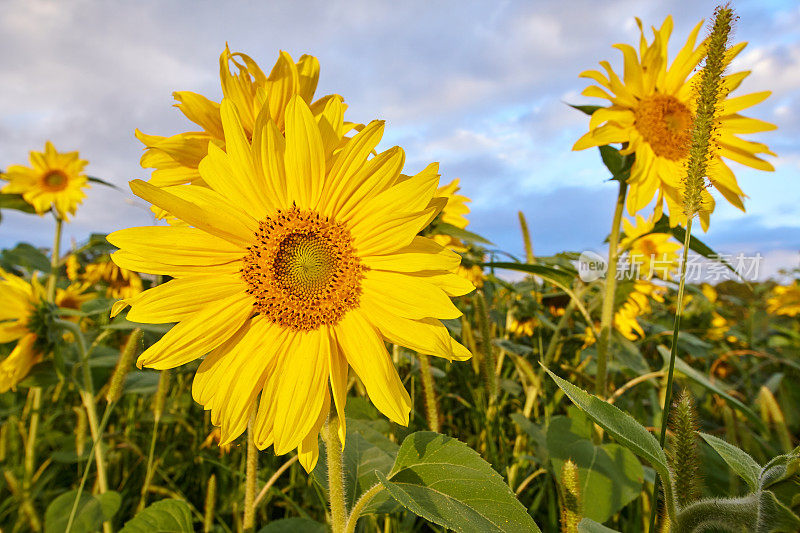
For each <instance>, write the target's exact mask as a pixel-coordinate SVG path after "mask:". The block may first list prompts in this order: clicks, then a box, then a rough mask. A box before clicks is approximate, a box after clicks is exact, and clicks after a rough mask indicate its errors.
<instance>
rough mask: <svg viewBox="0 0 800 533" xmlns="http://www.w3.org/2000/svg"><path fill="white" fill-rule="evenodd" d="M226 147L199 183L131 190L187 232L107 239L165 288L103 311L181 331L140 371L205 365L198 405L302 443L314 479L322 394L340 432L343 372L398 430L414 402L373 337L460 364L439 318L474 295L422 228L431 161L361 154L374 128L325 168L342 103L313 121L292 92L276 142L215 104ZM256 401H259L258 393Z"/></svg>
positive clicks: (432, 213)
mask: <svg viewBox="0 0 800 533" xmlns="http://www.w3.org/2000/svg"><path fill="white" fill-rule="evenodd" d="M220 111H221V117H222V127H223V132H224V136H225V143H226V151H223V150H221V149H219V148H218V147H217V146H216V145H214V144H211V145H210V146H209V153H208V156H206V157H205V158H204V159H203V161H202V162H201V163H200V165H199V173H200V177H201V178H202V179H203V181H204V182H205V183H206V184H207V185H208V187H198V186H195V185H180V186H175V187H165V188H158V187H155V186H153V185H152V184H149V183H146V182H143V181H140V180H135V181H132V182H131V189H132V190H133V192H134V193H135V194H137V195H138V196H140V197H141V198H143V199H145V200H147V201H149V202H151V203H153V204H154V205H156V206H158V207H160V208H162V209H164V210H166V211H168V212H169V213H170V214H172V215H174V216H175V217H176V218H178V219H180V220H182V221H183V222H184V223H185V224H187V226H167V227H164V226H161V227H142V228H131V229H126V230H122V231H117V232H115V233H112V234H111V235H109V236H108V240H109V241H110V242H111V243H112V244H114V245H116V246H118V247H119V248H120V251H118V252H115V253H114V254H113V255H112V259H113V260H114V262H115V263H116V264H117V265H119V266H120V267H122V268H127V269H130V270H136V271H140V272H149V273H152V274H166V275H169V276H172V277H173V278H175V279H173V280H172V281H169V282H167V283H165V284H164V285H160V286H158V287H155V288H153V289H149V290H147V291H145V292H143V293H142V294H140V295H139V296H135V297H133V298H129V299H127V300H126V301H124V302H123V303H121V304H117V305H115V308H114V312H115V313H117V312H119V311H120V309H121V308H123V307H124V306H125V305H126V304H130V305H131V310H130V312H129V313H128V319H129V320H132V321H135V322H144V323H168V322H178V324H177V325H176V326H174V327H173V328H172V329H171V330H170V331H169V332H168V333H167V334H166V335H165V336H164V337H163V338H162V339H161V340H160V341H159V342H157V343H156V344H154V345H153V346H151V347H150V348H148V349H147V350H146V351H145V352H144V353H143V354H142V355H141V356H140V357H139V360H138V364H139V365H140V366H147V367H150V368H156V369H165V368H172V367H176V366H179V365H181V364H184V363H187V362H189V361H191V360H193V359H196V358H198V357H200V356H203V355H204V354H205V358H204V360H203V361H202V363H201V364H200V367H199V369H198V371H197V374H196V376H195V380H194V384H193V389H192V391H193V395H194V398H195V399H196V400H197V401H198V402H199V403H201V404H202V405H203V406H204V407H205V408H206V409H209V410H211V415H212V421H213V422H214V424H216V425H219V426H221V431H222V444H225V443H229V442H231V441H232V440H233V439H235V438H236V437H237V436H239V435H240V434H241V433H242V432H243V431H244V429H245V427H246V426H247V422H248V418H249V416H250V413H251V412H252V410H253V409H254V408H256V409H257V414H256V419H255V430H254V431H255V433H254V436H255V441H256V444H257V445H258V446H259V448H261V449H264V448H266V447H268V446H270V445H273V446H274V449H275V453H277V454H279V455H280V454H285V453H287V452H288V451H290V450H291V449H293V448H298V453H299V456H300V461H301V463H302V464H303V466H304V467H305V468H306V469H307V470H310V469H311V468H313V467H314V464H315V462H316V458H317V436H318V432H319V429H320V427H321V426H322V424H323V422H324V421H325V419H326V417H327V416H328V412H329V405H330V404H331V396H332V398H333V400H332V401H333V405H335V408H336V410H337V412H338V413H339V420H340V426H339V432H340V435H341V436H342V437H343V436H344V429H345V428H344V404H345V398H346V386H347V379H348V369H349V367H352V368H353V370H354V371H355V373H356V375H357V376H358V377H359V378H360V379H361V381H362V382H363V383H364V386H365V388H366V390H367V393H368V394H369V397H370V399H371V400H372V402H373V403H374V404H375V406H376V407H377V408H378V409H380V410H381V411H382V412H383V413H384V414H386V416H388V417H389V418H390V419H391V420H393V421H395V422H397V423H399V424H403V425H406V424H407V423H408V416H409V410H410V407H411V401H410V398H409V395H408V393H407V392H406V390H405V389H404V387H403V384H402V383H401V381H400V379H399V377H398V374H397V372H396V370H395V369H394V367H393V365H392V362H391V358H390V356H389V354H388V353H387V351H386V347H385V345H384V340H389V341H391V342H393V343H396V344H399V345H402V346H406V347H408V348H410V349H413V350H416V351H418V352H421V353H424V354H431V355H436V356H441V357H445V358H448V359H456V360H463V359H467V358H469V357H470V353H469V351H468V350H467V349H466V348H465V347H463V346H462V345H460V344H459V343H457V342H456V341H454V340H453V339H451V338H450V336H449V334H448V332H447V329H446V328H445V327H444V326H443V325H442V324H441V322H440V321H439V319H446V318H456V317H458V316H460V315H461V312H460V311H459V310H458V309H457V308H456V307H455V306H454V305H453V304H452V302H451V301H450V296H458V295H462V294H466V293H468V292H470V291H471V290H472V289H473V287H472V285H471V284H470V283H469V282H467V281H466V280H464V279H463V278H461V277H459V276H458V275H457V274H455V273H454V270H455V269H456V268H457V267H458V265H459V262H460V258H459V256H458V255H457V254H455V253H453V252H452V251H450V250H447V249H446V248H444V247H442V246H441V245H439V244H437V243H435V242H434V241H433V240H431V239H428V238H424V237H420V236H418V233H419V232H420V231H421V230H422V229H423V228H424V227H425V226H427V225H428V224H429V223H430V222H431V221H432V220H433V219H434V218H435V217H436V216H437V214H438V213H439V212H440V210H441V208H442V207H443V205H444V200H442V199H434V194H435V192H436V187H437V184H438V180H439V176H438V173H437V170H438V167H437V165H435V164H434V165H430V166H428V167H427V168H426V169H424V170H423V171H422V172H420V173H419V174H417V175H415V176H411V177H408V176H403V175H402V174H401V173H400V171H401V169H402V166H403V161H404V154H403V151H402V150H401V149H400V148H399V147H394V148H391V149H389V150H386V151H385V152H381V153H379V154H377V155H375V156H374V157H370V154H371V153H372V151H373V150H374V149H375V147H376V146H377V144H378V142H379V141H380V139H381V136H382V134H383V128H384V126H383V123H382V122H380V121H374V122H371V123H370V124H369V125H367V126H366V127H365V128H364V130H363V131H361V132H360V133H359V134H358V135H355V136H354V137H353V138H352V139H350V140H349V141H347V143H346V145H345V146H344V148H343V149H342V150H340V151H338V152H337V153H336V154H334V155H333V156H332V157H331V159H330V160H328V161H327V162H326V154H325V144H324V136H325V135H326V134H327V133H326V132H328V131H330V129H331V125H332V124H341V123H342V114H343V112H344V110H343V108H342V107H341V106H329V107H327V108H326V111H325V112H324V113H323V114H322V115H321V117H320V120H319V121H317V119H315V117H314V115H313V113H312V111H311V109H310V108H309V106H308V105H307V104H306V101H305V99H304V98H303V97H301V96H295V97H293V98H292V99H291V100H290V101H289V103H288V105H287V107H286V113H285V137H284V135H282V134H281V131H280V129H279V127H278V125H277V124H276V123H275V121H274V120H273V119H272V115H271V110H270V107H269V106H267V105H265V106H264V108H263V109H262V111H261V112H260V113H259V114H258V116H257V117H256V119H255V122H254V127H253V131H252V141H251V140H250V139H251V136H250V135H249V134H248V131H247V130H246V129H245V127H244V123H243V121H242V119H241V116H240V113H239V111H238V109H237V106H235V105H234V104H233V102H232V101H230V100H228V99H227V98H225V99H223V101H222V104H221V107H220ZM259 394H261V401H260V403H259V404H258V405H257V406H255V403H256V398H257V396H258V395H259Z"/></svg>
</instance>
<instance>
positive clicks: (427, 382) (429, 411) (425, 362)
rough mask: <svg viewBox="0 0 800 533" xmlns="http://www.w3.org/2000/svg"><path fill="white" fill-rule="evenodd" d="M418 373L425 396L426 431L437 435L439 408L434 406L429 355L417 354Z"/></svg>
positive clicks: (434, 395)
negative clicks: (420, 376)
mask: <svg viewBox="0 0 800 533" xmlns="http://www.w3.org/2000/svg"><path fill="white" fill-rule="evenodd" d="M417 357H418V358H419V372H420V374H422V391H423V393H424V394H425V413H426V415H427V417H428V429H430V430H431V431H435V432H436V433H439V408H438V407H437V405H436V389H435V388H434V386H433V373H432V371H431V358H430V356H429V355H424V354H417Z"/></svg>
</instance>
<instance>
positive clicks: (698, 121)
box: [683, 6, 735, 217]
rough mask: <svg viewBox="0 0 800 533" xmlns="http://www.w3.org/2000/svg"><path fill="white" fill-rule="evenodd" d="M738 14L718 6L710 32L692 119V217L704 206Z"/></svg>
mask: <svg viewBox="0 0 800 533" xmlns="http://www.w3.org/2000/svg"><path fill="white" fill-rule="evenodd" d="M734 20H735V16H734V14H733V10H732V9H731V8H730V7H728V6H720V7H717V9H716V12H715V16H714V23H713V25H712V26H711V31H710V34H709V36H708V40H707V43H708V45H707V46H708V48H707V54H708V55H707V56H706V61H705V66H704V67H703V70H702V72H701V73H700V81H699V82H698V84H697V86H696V91H697V110H696V112H695V117H694V121H693V122H692V134H691V147H690V148H689V159H688V162H687V163H686V177H685V179H684V193H683V201H684V209H685V211H686V215H687V216H688V217H692V216H694V215H696V214H697V213H699V212H700V211H701V209H702V208H703V191H705V188H706V180H705V178H706V175H707V170H708V164H709V162H710V161H711V160H712V159H713V157H714V154H715V149H714V144H715V136H716V128H717V126H716V118H717V116H718V104H719V102H720V101H721V100H722V99H723V98H724V97H725V94H724V91H725V87H724V84H723V81H722V76H723V74H724V72H725V66H726V58H725V56H726V52H727V49H728V39H729V37H730V34H731V29H732V26H733V22H734Z"/></svg>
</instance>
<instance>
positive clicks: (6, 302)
mask: <svg viewBox="0 0 800 533" xmlns="http://www.w3.org/2000/svg"><path fill="white" fill-rule="evenodd" d="M44 295H45V291H44V288H43V287H42V286H41V285H40V284H39V283H38V282H37V281H36V279H35V278H34V280H33V282H31V283H28V282H27V281H25V280H24V279H22V278H19V277H17V276H14V275H13V274H9V273H8V272H5V271H4V270H2V269H0V301H1V302H3V305H0V344H5V343H7V342H14V341H17V345H16V346H15V347H14V349H13V350H12V351H11V354H10V355H9V356H8V357H6V358H5V359H3V360H2V361H0V393H3V392H6V391H7V390H9V389H11V388H13V387H15V386H16V385H17V383H19V382H20V381H22V379H23V378H25V376H27V375H28V372H30V369H31V368H32V367H33V365H35V364H36V363H38V362H39V361H41V359H42V353H41V351H40V350H39V349H38V346H37V342H36V341H37V339H38V336H37V335H36V333H35V332H34V331H32V320H31V319H32V318H33V315H34V312H35V310H36V307H37V306H38V305H39V303H40V302H41V301H42V300H43V299H44Z"/></svg>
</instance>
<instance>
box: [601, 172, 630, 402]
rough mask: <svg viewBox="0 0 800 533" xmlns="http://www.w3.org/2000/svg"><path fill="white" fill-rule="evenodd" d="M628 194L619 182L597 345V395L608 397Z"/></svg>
mask: <svg viewBox="0 0 800 533" xmlns="http://www.w3.org/2000/svg"><path fill="white" fill-rule="evenodd" d="M627 193H628V182H626V181H625V180H624V179H620V180H619V192H618V193H617V204H616V207H615V208H614V220H613V222H612V223H611V235H609V237H608V270H607V271H606V280H605V294H604V295H603V311H602V315H601V317H600V338H599V339H598V343H597V377H596V379H595V394H597V396H599V397H601V398H605V397H606V377H607V376H606V375H607V373H608V351H609V346H610V344H611V327H612V326H613V322H614V303H615V300H616V296H617V261H618V260H619V254H618V251H617V247H618V245H619V229H620V223H621V222H622V210H623V208H624V207H625V196H626V195H627Z"/></svg>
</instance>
